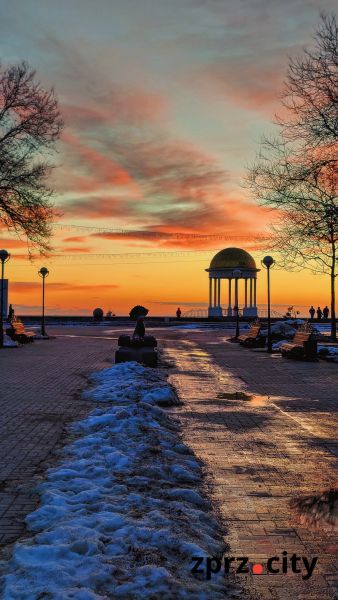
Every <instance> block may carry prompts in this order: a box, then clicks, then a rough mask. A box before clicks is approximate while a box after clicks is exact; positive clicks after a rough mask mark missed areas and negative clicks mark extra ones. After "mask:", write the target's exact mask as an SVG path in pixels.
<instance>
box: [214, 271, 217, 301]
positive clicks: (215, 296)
mask: <svg viewBox="0 0 338 600" xmlns="http://www.w3.org/2000/svg"><path fill="white" fill-rule="evenodd" d="M216 286H217V279H216V277H214V307H215V308H216V298H217V293H216Z"/></svg>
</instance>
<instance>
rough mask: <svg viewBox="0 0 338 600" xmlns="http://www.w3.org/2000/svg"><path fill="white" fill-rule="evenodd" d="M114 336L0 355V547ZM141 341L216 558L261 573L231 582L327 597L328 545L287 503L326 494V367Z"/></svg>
mask: <svg viewBox="0 0 338 600" xmlns="http://www.w3.org/2000/svg"><path fill="white" fill-rule="evenodd" d="M120 332H121V330H120V329H117V328H107V329H104V328H95V327H77V328H72V329H70V328H58V329H55V330H50V333H54V334H56V335H57V336H58V337H56V339H54V340H50V341H40V342H34V344H32V345H29V346H27V347H22V348H19V349H8V350H5V351H2V352H1V357H0V359H1V362H0V370H1V378H2V392H1V399H0V409H1V410H0V414H1V418H0V531H1V537H0V545H3V546H4V547H6V546H7V544H8V543H9V542H12V541H14V540H15V539H16V538H18V537H19V536H20V535H22V533H23V531H24V523H23V520H24V516H25V514H27V513H28V512H30V511H31V510H33V509H34V508H35V506H36V502H37V497H36V495H35V493H34V491H33V486H34V484H35V482H36V477H43V476H44V471H45V468H46V466H48V461H49V460H50V458H51V457H52V456H53V452H54V450H55V448H58V447H59V445H60V443H62V439H63V435H64V430H65V427H66V425H67V423H69V422H71V421H72V420H74V419H78V418H81V417H83V416H84V415H85V414H87V413H88V412H89V410H91V409H92V404H91V403H90V402H87V401H85V400H83V399H82V398H81V395H80V393H81V390H82V389H84V387H86V385H87V378H86V377H87V375H88V374H89V373H90V372H91V371H93V370H95V369H99V368H103V367H104V366H107V365H109V364H111V362H112V361H113V353H114V349H115V347H116V343H117V338H118V335H119V333H120ZM149 332H150V330H149ZM151 333H154V335H156V336H157V337H158V339H159V345H160V348H161V353H162V357H163V362H164V368H165V369H167V371H168V373H169V375H170V382H171V383H172V385H174V386H175V388H176V390H177V393H178V395H179V397H180V399H181V400H182V402H183V404H182V405H180V406H178V407H176V408H173V409H171V411H172V413H173V415H174V416H175V418H177V419H179V421H180V422H181V424H182V434H183V438H184V441H185V442H186V443H187V444H188V445H189V446H190V447H191V448H192V449H193V451H194V452H195V454H196V455H197V457H199V458H200V459H201V460H202V461H203V464H204V472H205V481H206V490H207V493H208V494H209V496H210V498H211V499H212V501H213V502H214V504H215V506H216V507H217V509H218V511H219V514H220V518H221V519H222V521H223V522H225V523H226V524H227V527H228V534H227V536H226V542H227V543H228V544H229V545H230V549H229V553H228V556H229V557H234V558H237V557H248V558H249V561H250V562H251V563H254V564H256V565H262V567H263V573H262V574H255V575H254V574H249V575H245V574H238V580H239V581H240V582H241V583H242V584H243V585H244V586H246V587H247V588H248V589H249V590H250V595H251V597H252V598H262V599H264V600H265V599H270V598H271V599H278V600H288V599H290V600H291V599H292V600H331V599H332V598H335V597H336V596H335V594H334V587H335V585H336V583H337V579H338V575H337V536H336V535H334V534H333V533H330V532H328V531H325V530H324V529H320V530H315V529H311V528H309V527H307V526H305V525H302V524H301V522H300V520H299V518H298V515H297V513H296V511H295V510H294V509H292V508H290V505H289V503H290V500H292V499H293V498H297V497H300V496H303V495H309V494H316V493H318V492H320V491H321V490H323V489H327V488H329V487H330V486H332V485H334V484H336V483H337V479H336V466H337V456H338V443H337V439H336V432H337V404H338V393H337V389H338V386H337V383H338V367H337V365H335V364H329V363H326V362H323V361H320V362H318V363H303V362H294V361H290V360H287V359H283V358H282V357H280V356H278V355H276V356H269V355H268V354H267V353H265V352H261V351H255V350H246V349H243V348H240V347H238V346H237V345H236V344H230V343H229V339H228V338H229V331H228V330H222V329H201V330H198V329H195V330H194V329H189V330H185V329H181V328H174V327H170V328H163V329H154V330H153V331H151ZM283 552H286V553H287V554H284V555H283ZM294 553H296V554H297V556H300V557H304V558H305V559H308V560H309V561H311V560H312V559H313V558H314V557H318V562H317V564H316V565H315V568H314V571H313V574H312V576H311V577H310V578H308V579H303V576H304V575H306V572H307V571H306V567H305V564H304V561H303V560H301V561H299V562H298V567H300V568H301V573H292V572H291V571H290V568H291V557H292V555H293V554H294ZM269 557H277V558H279V561H275V562H274V567H276V568H277V567H279V565H280V564H282V562H283V558H284V562H285V565H286V568H287V573H285V574H277V573H275V574H267V573H266V561H267V559H268V558H269ZM231 564H232V565H236V567H238V562H236V561H233V562H232V563H231ZM257 569H258V570H259V567H256V570H257ZM208 600H209V599H208ZM210 600H212V599H211V598H210Z"/></svg>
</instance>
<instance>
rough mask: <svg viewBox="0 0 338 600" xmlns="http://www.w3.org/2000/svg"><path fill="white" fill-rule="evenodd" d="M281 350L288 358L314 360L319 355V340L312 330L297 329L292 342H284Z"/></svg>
mask: <svg viewBox="0 0 338 600" xmlns="http://www.w3.org/2000/svg"><path fill="white" fill-rule="evenodd" d="M280 350H281V353H282V355H283V356H286V357H287V358H298V359H310V360H311V359H312V360H313V359H315V358H316V357H317V341H316V340H314V339H313V334H312V332H311V331H297V332H296V333H295V335H294V337H293V339H292V340H291V342H285V344H282V346H281V348H280Z"/></svg>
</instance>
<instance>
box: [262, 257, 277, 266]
mask: <svg viewBox="0 0 338 600" xmlns="http://www.w3.org/2000/svg"><path fill="white" fill-rule="evenodd" d="M274 264H275V260H274V258H272V256H264V258H263V260H262V265H263V266H264V267H266V268H267V269H270V267H272V265H274Z"/></svg>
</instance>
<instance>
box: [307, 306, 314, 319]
mask: <svg viewBox="0 0 338 600" xmlns="http://www.w3.org/2000/svg"><path fill="white" fill-rule="evenodd" d="M315 312H316V311H315V309H314V307H313V306H310V310H309V313H310V317H311V319H314V316H315Z"/></svg>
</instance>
